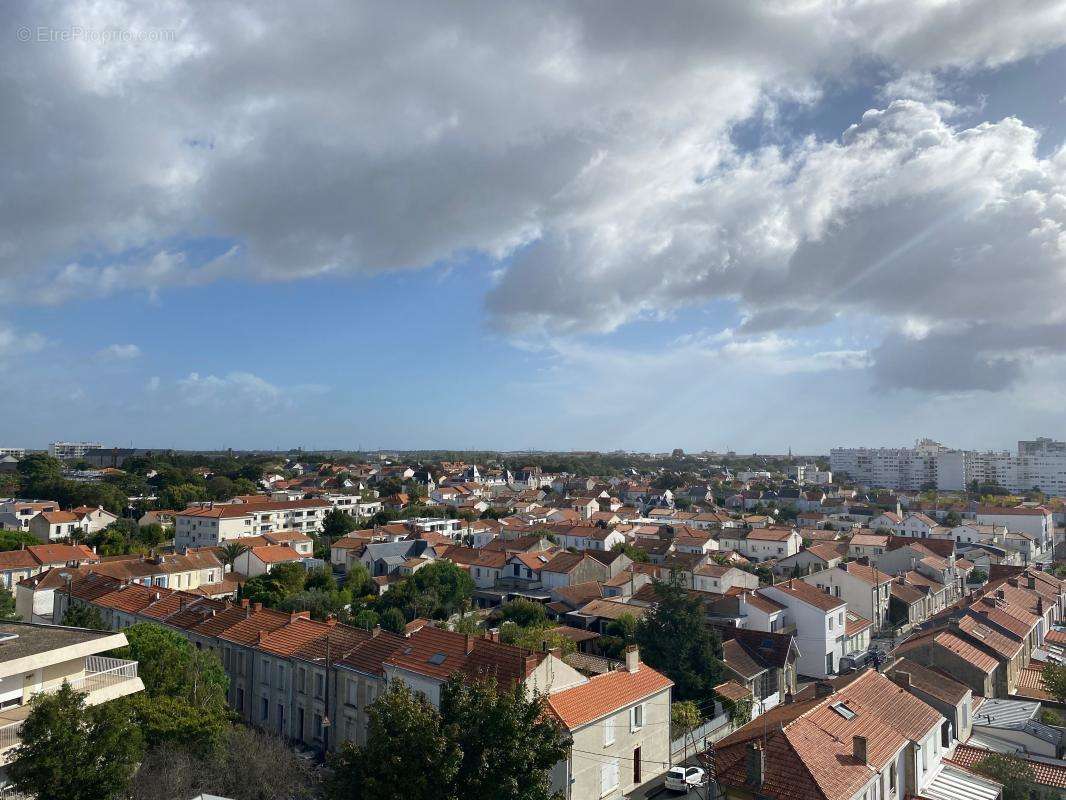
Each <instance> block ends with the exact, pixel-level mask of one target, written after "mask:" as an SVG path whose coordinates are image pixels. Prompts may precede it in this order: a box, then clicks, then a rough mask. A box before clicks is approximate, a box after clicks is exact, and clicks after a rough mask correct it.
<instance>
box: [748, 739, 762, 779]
mask: <svg viewBox="0 0 1066 800" xmlns="http://www.w3.org/2000/svg"><path fill="white" fill-rule="evenodd" d="M765 772H766V754H765V752H764V751H763V749H762V744H761V743H759V742H752V743H751V744H749V745H748V757H747V778H748V785H749V786H762V781H763V775H764V774H765Z"/></svg>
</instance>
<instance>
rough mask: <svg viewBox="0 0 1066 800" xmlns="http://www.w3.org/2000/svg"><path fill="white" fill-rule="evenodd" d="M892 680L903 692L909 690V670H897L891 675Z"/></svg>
mask: <svg viewBox="0 0 1066 800" xmlns="http://www.w3.org/2000/svg"><path fill="white" fill-rule="evenodd" d="M892 680H893V681H894V682H895V684H896V685H897V686H899V688H901V689H903V690H904V691H905V692H909V691H910V690H911V674H910V673H909V672H897V673H895V674H894V675H893V676H892Z"/></svg>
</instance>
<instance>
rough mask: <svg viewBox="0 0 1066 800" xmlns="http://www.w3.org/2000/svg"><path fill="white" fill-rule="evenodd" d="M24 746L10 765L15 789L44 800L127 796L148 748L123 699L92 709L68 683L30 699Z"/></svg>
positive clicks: (22, 734)
mask: <svg viewBox="0 0 1066 800" xmlns="http://www.w3.org/2000/svg"><path fill="white" fill-rule="evenodd" d="M30 709H31V710H30V714H29V716H28V717H27V718H26V721H25V722H24V723H23V724H22V729H21V731H20V733H19V736H20V738H21V744H20V745H19V747H18V748H17V749H16V750H15V759H14V761H13V762H12V763H11V765H10V766H9V767H8V776H9V777H10V779H11V782H12V783H13V784H14V786H15V788H17V789H18V790H19V791H21V792H24V793H26V794H28V795H32V796H34V797H37V798H38V800H110V799H111V798H119V797H123V796H125V794H126V792H127V790H128V788H129V785H130V779H131V777H132V776H133V772H134V770H135V769H136V767H137V762H138V761H139V760H140V758H141V754H142V752H143V747H142V741H141V735H140V732H139V731H138V730H137V727H136V726H135V725H134V724H133V722H132V720H131V718H130V715H129V712H128V709H126V707H125V706H123V705H122V704H120V703H114V702H112V703H103V704H102V705H98V706H92V707H87V706H86V705H85V695H84V694H81V693H79V692H76V691H74V690H73V689H72V688H71V687H70V684H68V683H66V682H64V683H63V685H62V686H60V688H59V690H58V691H57V692H54V693H51V692H42V693H41V694H38V695H36V696H35V697H34V698H33V700H31V701H30Z"/></svg>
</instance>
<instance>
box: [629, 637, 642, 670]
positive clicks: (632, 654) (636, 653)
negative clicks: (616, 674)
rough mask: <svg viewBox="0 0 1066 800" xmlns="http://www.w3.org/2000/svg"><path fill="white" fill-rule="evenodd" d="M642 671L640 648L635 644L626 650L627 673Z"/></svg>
mask: <svg viewBox="0 0 1066 800" xmlns="http://www.w3.org/2000/svg"><path fill="white" fill-rule="evenodd" d="M639 669H640V648H639V647H637V646H636V645H635V644H631V645H629V647H627V648H626V672H630V673H633V672H637V671H638V670H639Z"/></svg>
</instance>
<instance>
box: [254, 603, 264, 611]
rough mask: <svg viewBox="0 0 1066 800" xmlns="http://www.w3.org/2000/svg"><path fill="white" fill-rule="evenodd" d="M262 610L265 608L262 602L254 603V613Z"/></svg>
mask: <svg viewBox="0 0 1066 800" xmlns="http://www.w3.org/2000/svg"><path fill="white" fill-rule="evenodd" d="M262 610H263V604H262V603H252V612H253V613H254V612H256V611H262Z"/></svg>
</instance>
